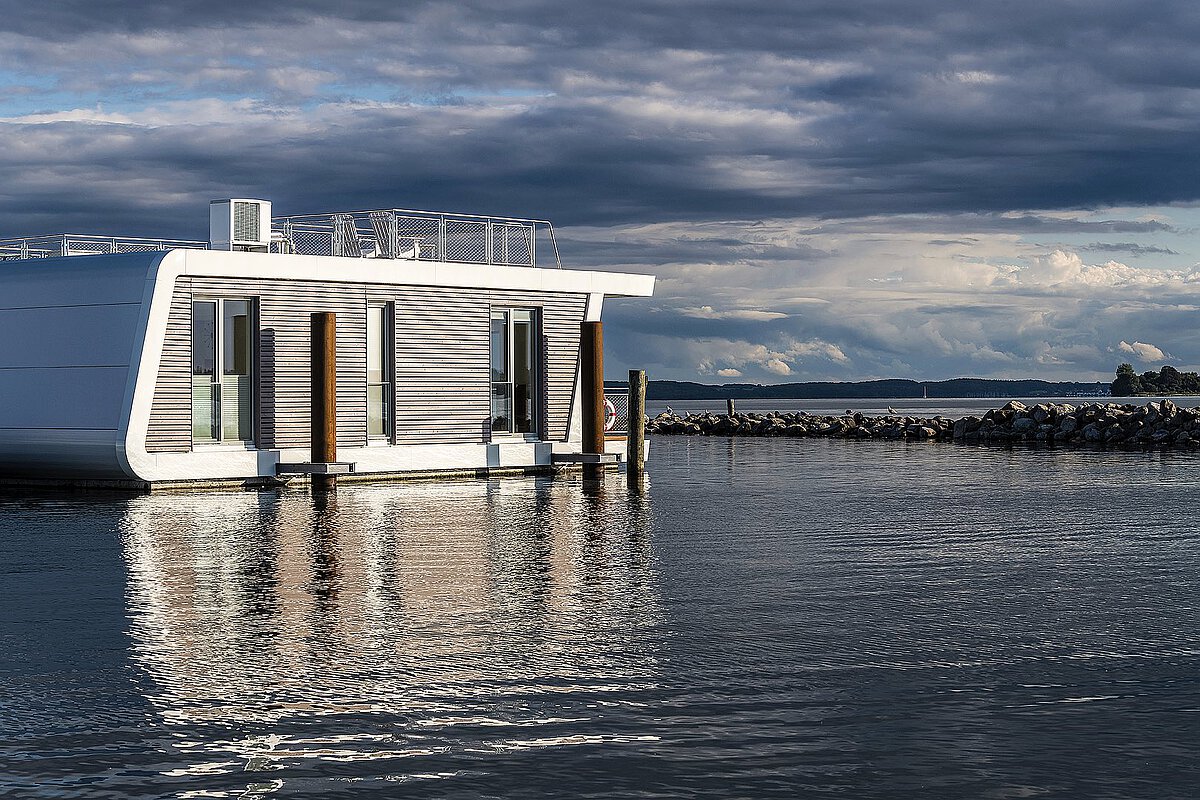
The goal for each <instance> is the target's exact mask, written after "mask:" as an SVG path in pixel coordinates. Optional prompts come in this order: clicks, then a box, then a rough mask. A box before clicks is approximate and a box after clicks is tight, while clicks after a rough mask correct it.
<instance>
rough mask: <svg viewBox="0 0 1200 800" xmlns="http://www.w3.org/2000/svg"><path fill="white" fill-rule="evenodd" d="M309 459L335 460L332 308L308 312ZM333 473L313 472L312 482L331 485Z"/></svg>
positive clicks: (334, 328)
mask: <svg viewBox="0 0 1200 800" xmlns="http://www.w3.org/2000/svg"><path fill="white" fill-rule="evenodd" d="M311 408H312V417H311V422H312V462H313V463H314V464H322V463H330V462H333V461H337V320H336V315H335V314H333V313H332V312H328V311H321V312H317V313H314V314H313V315H312V403H311ZM336 485H337V476H335V475H313V486H314V487H319V488H332V487H333V486H336Z"/></svg>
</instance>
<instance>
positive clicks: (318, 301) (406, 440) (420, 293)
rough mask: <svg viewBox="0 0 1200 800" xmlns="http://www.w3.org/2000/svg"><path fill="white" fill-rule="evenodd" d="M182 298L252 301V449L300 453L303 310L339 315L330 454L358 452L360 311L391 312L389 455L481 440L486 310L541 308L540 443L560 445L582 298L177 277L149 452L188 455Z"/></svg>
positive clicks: (304, 403) (305, 337)
mask: <svg viewBox="0 0 1200 800" xmlns="http://www.w3.org/2000/svg"><path fill="white" fill-rule="evenodd" d="M192 294H197V295H201V296H212V297H218V296H219V297H253V298H256V299H257V300H258V314H259V321H258V325H259V342H258V344H259V356H260V364H259V376H258V387H259V390H258V391H259V397H258V399H259V410H258V416H259V435H258V443H259V447H262V448H278V447H305V446H307V445H308V439H309V409H308V403H309V390H310V389H309V382H310V379H309V362H308V359H309V324H310V314H311V312H313V311H333V312H334V313H336V314H337V315H338V446H339V447H355V446H360V445H363V444H365V443H366V440H367V434H366V416H367V415H366V304H367V301H368V300H370V301H372V302H391V303H393V304H394V309H395V320H394V325H393V330H394V333H395V352H394V359H395V361H394V363H395V366H396V381H395V421H396V436H395V441H396V443H397V444H428V443H435V442H436V443H458V442H464V443H469V442H481V441H484V440H485V439H486V438H487V433H486V430H487V423H488V419H489V416H490V380H491V378H490V374H489V369H490V367H489V355H490V310H491V308H492V307H498V308H501V307H502V308H539V309H541V314H542V334H543V342H544V347H545V362H546V369H545V384H546V398H545V406H544V408H543V411H544V413H545V417H544V420H545V421H544V423H543V425H544V432H545V435H546V437H547V438H548V439H552V440H562V439H565V438H566V435H567V426H568V423H569V418H570V406H571V402H572V399H573V392H574V388H575V376H576V372H577V369H578V359H579V323H580V322H581V321H582V319H583V314H584V304H585V301H586V296H585V295H583V294H573V293H560V292H556V293H546V292H491V291H487V290H483V289H447V288H437V287H403V286H382V285H362V284H353V285H349V284H338V283H335V282H315V281H276V282H269V283H268V282H264V281H256V280H233V279H225V278H188V277H184V278H181V279H180V281H179V285H177V286H176V289H175V293H174V296H173V300H172V315H171V320H170V321H169V323H168V340H169V341H176V340H180V341H182V346H183V356H182V359H181V358H180V357H179V356H178V354H175V355H174V356H173V357H172V358H171V359H168V358H167V353H165V352H164V361H163V366H162V369H160V375H159V386H157V387H156V391H155V401H154V409H153V412H152V415H151V420H152V421H151V431H152V435H151V436H150V437H149V438H148V445H149V446H151V447H152V448H153V449H155V450H158V451H186V450H188V449H189V448H190V441H191V383H190V376H191V355H190V338H191V321H190V314H191V305H190V302H191V296H192ZM180 337H181V338H180ZM177 346H178V345H176V347H177ZM164 379H165V380H164ZM172 381H173V382H174V383H172ZM169 386H176V387H179V386H182V387H183V392H182V394H181V393H180V392H179V389H178V388H176V389H175V391H173V392H171V391H169V390H168V387H169Z"/></svg>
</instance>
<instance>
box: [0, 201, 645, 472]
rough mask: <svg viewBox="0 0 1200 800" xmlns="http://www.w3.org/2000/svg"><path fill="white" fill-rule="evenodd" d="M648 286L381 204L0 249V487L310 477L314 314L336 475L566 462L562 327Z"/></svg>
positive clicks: (527, 227)
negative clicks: (330, 398)
mask: <svg viewBox="0 0 1200 800" xmlns="http://www.w3.org/2000/svg"><path fill="white" fill-rule="evenodd" d="M653 286H654V278H653V277H652V276H649V275H633V274H624V273H613V272H596V271H585V270H574V269H564V268H563V267H562V264H561V263H560V261H559V256H558V248H557V244H556V242H555V240H554V231H553V228H552V227H551V226H550V224H549V223H548V222H545V221H542V220H528V219H508V218H497V217H482V216H472V215H460V214H442V213H432V212H423V211H410V210H402V209H385V210H379V211H370V212H354V213H343V214H322V215H309V216H294V217H277V218H274V219H273V218H272V217H271V205H270V203H269V202H266V201H261V200H249V199H232V200H222V201H214V202H213V203H212V204H211V205H210V239H209V241H208V242H192V241H168V240H145V239H130V238H111V237H96V236H75V235H68V234H63V235H55V236H48V237H40V238H33V239H10V240H3V241H0V482H8V483H12V482H23V481H35V482H36V481H54V482H68V483H76V484H91V483H102V484H116V485H122V486H130V487H136V488H143V489H149V488H155V487H161V486H168V485H177V484H187V483H195V482H203V483H213V482H217V483H236V484H242V485H254V484H267V483H271V482H274V481H276V480H277V479H278V477H279V475H280V473H281V471H282V470H283V469H284V467H281V465H289V464H292V465H294V464H303V463H305V462H309V461H310V460H311V459H310V452H311V449H310V448H311V445H312V430H313V428H312V422H311V415H312V407H313V380H312V373H311V354H312V336H311V331H312V326H311V321H312V318H313V314H315V313H321V312H332V313H333V314H334V315H335V316H334V319H335V320H336V327H335V330H336V445H337V456H338V461H339V462H345V463H346V464H348V465H352V466H350V467H349V468H350V469H352V470H353V471H354V473H355V474H356V476H359V477H363V476H366V477H380V478H387V477H391V476H400V475H442V474H487V473H491V472H495V471H536V470H545V469H549V468H550V467H551V465H553V464H555V463H557V462H562V461H570V460H572V456H574V455H576V454H579V453H581V451H582V426H583V423H582V420H581V415H582V407H581V390H580V385H581V370H580V366H581V365H580V338H581V324H582V323H585V322H597V321H599V319H600V313H601V308H602V306H603V303H604V300H605V298H607V297H648V296H650V295H651V293H652V291H653ZM577 460H578V459H577Z"/></svg>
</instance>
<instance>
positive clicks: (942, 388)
mask: <svg viewBox="0 0 1200 800" xmlns="http://www.w3.org/2000/svg"><path fill="white" fill-rule="evenodd" d="M607 385H608V386H610V387H614V388H615V387H621V386H625V385H626V384H625V382H624V381H612V382H609V383H608V384H607ZM1108 396H1109V384H1108V383H1107V382H1102V381H1096V382H1092V383H1084V382H1079V381H1042V380H1032V379H1029V380H993V379H987V378H952V379H950V380H944V381H914V380H907V379H887V380H874V381H807V382H801V383H778V384H756V383H727V384H704V383H693V382H690V381H661V380H651V381H648V382H647V385H646V399H647V400H656V401H664V400H832V399H844V400H886V399H896V400H903V399H913V400H919V399H922V398H925V399H929V400H936V399H955V398H1014V397H1025V398H1037V397H1108ZM1148 396H1150V395H1148ZM1154 396H1157V395H1154Z"/></svg>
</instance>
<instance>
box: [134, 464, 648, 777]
mask: <svg viewBox="0 0 1200 800" xmlns="http://www.w3.org/2000/svg"><path fill="white" fill-rule="evenodd" d="M644 502H646V501H645V500H642V499H639V498H630V497H627V496H625V495H624V494H623V493H611V494H609V495H608V496H600V497H588V496H586V495H584V494H582V493H581V490H580V488H579V485H578V483H571V482H565V481H553V480H548V479H547V480H538V481H501V482H492V483H484V482H474V483H455V484H441V485H434V484H406V485H391V486H388V485H377V486H355V487H345V488H343V489H342V490H341V491H340V493H339V494H338V495H337V496H336V498H335V499H334V500H332V501H331V502H330V503H329V505H328V506H327V507H326V508H324V509H323V510H322V509H318V508H316V507H315V506H314V503H313V499H312V498H311V497H309V496H307V495H305V494H298V493H287V492H284V493H282V494H280V493H260V494H206V495H199V494H187V495H174V496H172V495H165V496H164V495H149V496H145V497H139V498H136V499H134V500H132V501H131V503H130V505H129V511H128V514H127V516H126V518H125V520H124V523H123V535H124V543H125V552H126V558H127V560H128V567H129V584H128V605H129V616H130V620H131V637H132V644H131V647H132V650H133V658H134V661H135V663H136V664H137V665H138V666H139V667H140V668H141V669H142V670H144V673H145V676H146V678H147V680H146V681H145V683H146V685H147V686H148V687H150V688H149V689H148V690H147V692H148V698H147V699H148V700H149V702H150V703H151V705H152V707H153V709H154V711H155V712H156V713H157V714H158V715H161V718H162V719H163V720H164V721H165V722H166V723H167V727H168V730H169V731H170V732H171V733H172V734H173V735H174V736H175V745H174V746H175V747H176V748H177V751H178V752H177V753H176V756H177V759H176V761H177V763H178V764H187V765H190V766H186V767H179V768H171V769H170V770H164V771H165V772H166V773H167V775H169V776H173V777H174V778H175V779H178V780H179V781H180V783H181V785H180V789H181V790H186V789H191V790H197V791H198V790H201V789H203V791H205V792H208V791H218V792H219V791H220V790H221V788H222V787H225V788H227V789H229V790H234V789H235V787H240V789H241V790H242V791H245V790H246V789H247V778H248V776H246V775H245V772H244V771H245V770H251V771H259V770H261V771H265V772H266V773H267V774H264V775H261V776H258V777H257V778H256V780H254V781H250V786H249V788H250V789H251V790H254V789H261V790H264V791H270V790H271V789H273V788H277V787H278V786H280V785H282V784H281V781H290V780H292V779H293V776H294V775H297V774H306V775H308V776H309V777H310V778H311V777H312V776H313V775H317V774H328V773H329V771H330V769H334V772H335V774H339V775H346V776H352V775H356V774H359V771H360V770H361V769H362V768H364V767H366V765H365V764H363V762H365V761H370V762H372V764H371V766H370V769H369V770H367V771H366V772H369V773H370V775H372V776H375V777H379V776H381V775H391V776H396V775H410V776H411V775H414V774H417V773H422V774H423V775H424V776H425V777H428V776H430V775H434V774H441V773H445V772H447V770H449V771H450V772H451V773H452V772H453V771H454V770H455V769H456V767H455V763H456V759H459V760H461V758H462V757H463V754H465V753H474V754H476V756H478V754H481V753H482V754H487V753H500V752H511V751H513V750H515V749H522V748H528V747H541V746H553V745H565V744H579V743H581V742H604V741H621V740H622V734H621V732H620V730H619V728H617V727H612V726H613V725H615V724H616V723H613V722H607V721H606V720H611V719H616V718H619V717H620V714H619V713H618V714H612V713H609V714H606V713H600V712H599V711H598V709H603V708H609V709H614V708H619V707H621V706H629V707H631V708H633V707H640V706H641V705H642V704H643V703H644V700H645V697H644V695H645V693H646V692H651V691H653V690H654V689H655V688H656V686H657V681H658V677H657V675H658V662H659V654H658V652H657V650H658V646H657V644H656V642H658V641H659V636H660V635H661V632H656V629H657V628H658V627H659V626H660V624H661V612H660V605H659V598H658V588H657V576H656V573H655V568H654V564H653V560H652V557H651V552H650V545H649V527H650V523H649V520H648V511H647V510H646V509H645V508H643V507H642V503H644ZM606 726H607V727H606ZM381 762H390V763H381ZM331 764H332V765H336V767H331ZM355 764H358V765H359V766H358V767H357V768H356V767H355ZM366 772H364V773H363V774H364V775H365V774H366ZM218 796H219V795H218Z"/></svg>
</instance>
